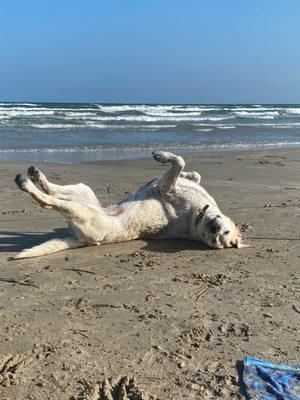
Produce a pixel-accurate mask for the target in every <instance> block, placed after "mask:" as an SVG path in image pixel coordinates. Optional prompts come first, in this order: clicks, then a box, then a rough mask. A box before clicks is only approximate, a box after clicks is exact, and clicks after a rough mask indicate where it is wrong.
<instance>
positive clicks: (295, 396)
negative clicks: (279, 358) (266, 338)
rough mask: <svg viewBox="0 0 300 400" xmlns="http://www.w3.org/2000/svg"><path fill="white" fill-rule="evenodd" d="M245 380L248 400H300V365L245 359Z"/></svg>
mask: <svg viewBox="0 0 300 400" xmlns="http://www.w3.org/2000/svg"><path fill="white" fill-rule="evenodd" d="M243 363H244V371H243V380H244V384H245V390H246V394H247V398H248V399H255V400H300V365H298V366H289V365H285V364H275V363H271V362H268V361H263V360H260V359H258V358H251V357H246V358H245V359H244V362H243Z"/></svg>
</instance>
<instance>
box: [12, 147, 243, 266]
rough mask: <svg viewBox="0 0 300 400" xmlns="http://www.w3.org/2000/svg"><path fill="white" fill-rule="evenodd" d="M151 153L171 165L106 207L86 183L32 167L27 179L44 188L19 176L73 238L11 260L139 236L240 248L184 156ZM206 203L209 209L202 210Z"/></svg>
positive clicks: (233, 230)
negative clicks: (55, 179)
mask: <svg viewBox="0 0 300 400" xmlns="http://www.w3.org/2000/svg"><path fill="white" fill-rule="evenodd" d="M153 157H154V159H155V160H157V161H158V162H161V163H169V164H171V168H170V169H169V170H168V171H167V172H166V173H165V174H164V175H163V176H162V177H160V178H157V179H155V180H154V181H152V182H150V183H148V184H146V185H144V186H142V187H140V188H139V189H138V190H137V191H136V192H135V193H134V194H133V195H132V196H130V197H129V198H128V199H126V200H123V201H121V202H120V203H118V204H116V205H114V206H111V207H107V208H104V207H102V206H101V204H100V202H99V201H98V199H97V197H96V196H95V194H94V192H93V191H92V189H91V188H89V187H88V186H86V185H84V184H78V185H67V186H60V185H55V184H52V183H50V182H49V181H48V180H47V178H46V177H45V175H44V174H43V173H42V172H41V171H38V170H35V171H36V173H35V176H34V177H33V176H31V178H32V179H33V178H34V181H35V182H37V183H39V185H40V186H41V188H42V189H43V190H44V192H42V191H40V190H39V189H38V188H37V187H36V186H35V185H34V184H33V183H32V181H31V180H30V179H28V178H25V177H23V176H22V177H21V178H20V177H19V181H18V182H17V184H18V185H19V187H20V188H21V189H22V190H24V191H26V192H28V193H29V194H30V195H31V196H32V197H33V198H34V199H35V200H36V201H37V202H38V203H39V204H41V206H42V207H45V208H53V209H55V210H57V211H58V212H60V213H62V214H63V215H64V216H65V217H66V218H67V219H68V221H69V228H70V233H71V237H69V238H66V239H54V240H50V241H48V242H46V243H43V244H41V245H39V246H35V247H32V248H31V249H25V250H23V251H22V252H21V253H19V254H18V255H16V256H15V257H14V258H15V259H20V258H29V257H37V256H41V255H45V254H50V253H54V252H57V251H60V250H65V249H69V248H75V247H82V246H91V245H98V244H102V243H113V242H122V241H128V240H133V239H137V238H158V239H177V238H185V239H190V240H195V241H201V242H205V243H207V244H208V245H209V246H211V247H213V248H224V247H232V246H235V247H241V238H240V235H239V232H238V229H237V228H236V226H235V225H234V223H233V222H232V221H231V220H230V219H229V218H228V217H226V216H225V215H224V214H223V213H222V212H221V211H220V209H219V208H218V206H217V204H216V202H215V200H214V199H213V198H212V197H211V196H210V195H209V194H208V193H207V192H206V190H205V189H204V188H203V187H202V186H200V185H199V183H200V179H201V177H200V175H199V174H198V173H197V172H182V171H183V168H184V165H185V163H184V160H183V158H181V157H179V156H176V155H174V154H172V153H167V152H154V153H153ZM16 179H17V178H16ZM16 181H17V180H16ZM45 192H46V193H45ZM206 205H208V206H209V207H208V209H207V210H206V211H205V212H201V210H202V209H203V208H204V207H205V206H206ZM212 229H213V230H215V232H212ZM227 231H229V233H226V232H227Z"/></svg>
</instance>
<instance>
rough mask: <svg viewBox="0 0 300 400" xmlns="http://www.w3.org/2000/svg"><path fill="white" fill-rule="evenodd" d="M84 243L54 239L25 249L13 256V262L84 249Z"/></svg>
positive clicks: (74, 240)
mask: <svg viewBox="0 0 300 400" xmlns="http://www.w3.org/2000/svg"><path fill="white" fill-rule="evenodd" d="M83 246H84V243H82V242H80V241H78V240H76V239H73V238H71V237H67V238H62V239H52V240H49V241H48V242H45V243H42V244H39V245H37V246H34V247H31V248H30V249H24V250H22V251H21V252H20V253H19V254H17V255H16V256H13V257H12V258H11V259H12V260H20V259H21V258H32V257H39V256H45V255H46V254H52V253H57V252H58V251H61V250H67V249H75V248H76V247H83Z"/></svg>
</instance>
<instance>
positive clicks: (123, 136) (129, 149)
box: [0, 102, 300, 163]
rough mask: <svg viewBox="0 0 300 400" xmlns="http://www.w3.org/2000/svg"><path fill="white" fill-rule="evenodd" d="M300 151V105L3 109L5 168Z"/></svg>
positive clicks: (0, 145)
mask: <svg viewBox="0 0 300 400" xmlns="http://www.w3.org/2000/svg"><path fill="white" fill-rule="evenodd" d="M299 145H300V105H288V104H262V105H260V104H244V105H243V104H239V105H236V104H226V105H224V104H220V105H218V104H214V105H205V104H168V105H166V104H151V105H148V104H96V103H89V104H88V103H83V104H79V103H8V102H2V103H0V161H5V160H13V161H53V162H67V163H75V162H83V161H94V160H109V159H120V158H138V157H144V156H147V155H149V154H150V153H151V151H153V150H154V149H167V150H170V151H174V152H177V153H180V152H187V151H197V152H199V151H200V152H201V151H202V152H207V151H226V150H247V149H257V148H270V147H273V148H274V147H291V146H299Z"/></svg>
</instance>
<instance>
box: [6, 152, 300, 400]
mask: <svg viewBox="0 0 300 400" xmlns="http://www.w3.org/2000/svg"><path fill="white" fill-rule="evenodd" d="M186 161H187V163H186V168H187V170H196V171H199V172H200V173H201V175H202V183H203V185H204V186H205V187H206V188H207V189H208V191H209V192H210V193H211V194H212V195H213V196H214V197H215V199H216V200H217V202H218V203H219V204H220V206H221V209H222V210H223V211H224V212H225V213H228V214H229V215H230V216H232V217H233V219H235V220H236V221H237V222H239V223H240V224H242V230H243V231H244V233H245V236H246V237H247V238H248V239H247V241H248V243H250V244H252V246H253V247H252V248H250V249H245V250H237V249H228V250H223V251H218V250H211V249H208V248H206V247H205V246H201V245H199V244H197V243H193V242H188V241H183V240H178V241H148V242H146V241H142V240H137V241H133V242H129V243H119V244H113V245H103V246H99V247H90V248H84V249H78V250H69V251H67V252H61V253H57V254H54V255H50V256H46V257H42V258H36V259H31V260H20V261H14V262H9V261H7V258H8V257H9V256H10V255H12V254H14V253H15V252H17V251H19V250H20V249H22V248H24V247H28V246H31V245H34V244H37V243H40V242H42V241H45V240H46V239H49V238H51V237H55V236H57V235H64V234H65V226H66V225H65V222H64V218H63V217H61V216H60V215H59V214H57V213H55V212H53V211H49V210H43V209H41V208H40V207H39V206H38V205H37V204H36V203H35V202H33V201H32V199H31V198H30V197H29V196H28V195H27V194H26V193H23V192H21V191H19V190H17V189H16V187H15V186H14V184H13V183H12V181H13V178H14V176H15V175H16V173H17V172H25V171H26V169H27V167H28V164H26V165H25V164H20V163H2V164H0V173H1V175H0V176H1V190H0V205H1V212H0V214H1V215H0V219H1V222H0V224H1V225H0V226H1V229H0V243H1V245H0V248H1V252H0V269H1V271H0V295H1V303H0V315H1V332H0V398H1V400H5V399H14V400H19V399H20V400H25V399H36V400H44V399H51V400H54V399H59V400H65V399H66V400H67V399H69V400H70V399H72V400H79V399H86V400H87V399H89V400H97V399H104V400H112V399H114V400H115V399H131V400H132V399H135V400H138V399H161V400H168V399H172V400H183V399H227V398H231V399H239V398H243V395H242V390H241V385H240V382H239V379H240V378H239V372H240V362H241V360H242V359H243V358H244V357H245V356H256V357H261V358H264V359H268V360H273V361H284V362H288V363H296V362H299V341H298V342H297V339H299V337H298V336H299V335H298V330H299V320H300V315H299V313H300V305H299V303H297V295H299V286H298V289H297V282H298V278H299V275H298V269H299V248H298V249H297V246H298V245H299V230H298V228H299V187H300V186H299V176H300V174H299V170H300V168H299V161H300V151H299V149H289V150H271V151H260V152H243V153H237V152H236V153H222V154H206V155H203V154H201V155H199V154H198V155H197V154H193V155H191V154H190V155H188V156H187V157H186ZM39 167H41V168H42V169H43V170H44V171H45V173H46V174H47V175H48V176H49V178H50V179H52V180H53V181H57V182H59V183H60V184H66V183H70V182H73V183H77V182H81V181H82V182H85V183H87V184H89V185H90V186H91V187H92V188H93V189H94V190H95V191H96V193H97V195H98V196H99V199H100V200H101V201H102V202H103V203H104V204H109V203H112V202H114V201H116V200H118V199H120V198H122V197H125V196H126V195H127V194H128V192H131V191H134V190H135V189H136V188H137V186H139V185H140V184H142V183H143V182H145V181H147V180H149V179H151V178H153V177H155V176H157V175H159V174H160V173H161V171H163V170H164V167H163V166H161V165H159V164H157V163H155V162H154V161H153V160H152V159H151V158H149V159H145V160H134V161H113V162H98V163H89V164H78V165H65V164H45V165H42V166H41V165H39ZM297 219H298V221H297ZM126 376H128V377H129V378H134V380H130V379H129V378H126ZM124 377H125V378H124ZM105 379H111V383H109V382H108V381H106V384H104V385H103V382H104V380H105ZM126 391H127V395H125V394H124V393H125V392H126ZM99 393H101V394H99ZM105 393H106V394H105ZM111 393H113V394H111ZM126 396H127V397H126Z"/></svg>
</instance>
